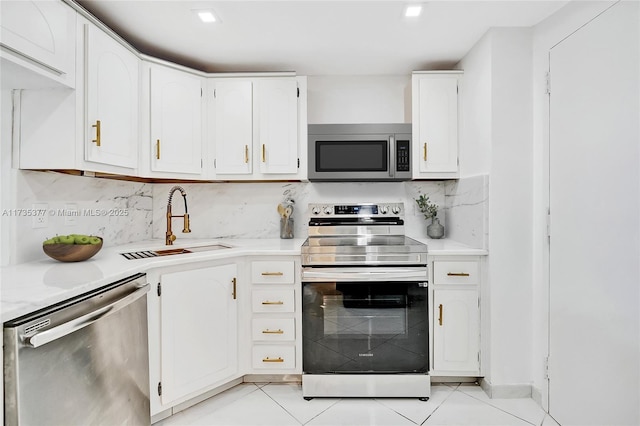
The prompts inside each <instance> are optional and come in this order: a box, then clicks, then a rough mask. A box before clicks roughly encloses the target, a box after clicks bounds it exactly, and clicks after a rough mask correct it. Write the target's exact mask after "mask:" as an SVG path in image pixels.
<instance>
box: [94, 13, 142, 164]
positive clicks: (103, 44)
mask: <svg viewBox="0 0 640 426" xmlns="http://www.w3.org/2000/svg"><path fill="white" fill-rule="evenodd" d="M85 28H86V29H87V34H86V36H87V71H86V88H87V132H86V133H87V141H85V146H86V159H87V160H88V161H93V162H96V163H102V164H109V165H112V166H120V167H128V168H136V167H137V165H138V144H139V142H138V99H139V97H140V94H139V92H138V87H139V81H138V80H139V71H138V68H139V62H140V61H139V60H138V58H137V57H136V56H135V55H134V54H133V53H132V52H130V51H129V50H127V49H126V48H125V47H124V46H122V45H121V44H120V43H118V42H117V41H115V40H114V39H112V38H111V37H109V36H108V35H107V34H105V33H104V32H102V31H101V30H100V29H98V28H96V27H95V26H93V25H87V26H86V27H85Z"/></svg>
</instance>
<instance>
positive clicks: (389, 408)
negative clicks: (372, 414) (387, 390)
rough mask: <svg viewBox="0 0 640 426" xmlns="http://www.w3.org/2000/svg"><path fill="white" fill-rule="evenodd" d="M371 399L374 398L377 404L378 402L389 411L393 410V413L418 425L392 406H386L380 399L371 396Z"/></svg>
mask: <svg viewBox="0 0 640 426" xmlns="http://www.w3.org/2000/svg"><path fill="white" fill-rule="evenodd" d="M373 400H374V401H375V402H377V403H378V404H380V405H381V406H382V407H384V408H386V409H387V410H391V411H393V412H394V413H396V414H397V415H399V416H400V417H403V418H405V419H407V420H409V421H410V422H411V423H413V424H414V425H419V423H416V422H414V421H413V420H411V419H410V418H409V417H407V416H405V415H404V414H402V413H399V412H397V411H396V410H394V409H393V408H391V407H389V406H387V405H385V404H383V403H382V402H381V401H379V400H378V398H373Z"/></svg>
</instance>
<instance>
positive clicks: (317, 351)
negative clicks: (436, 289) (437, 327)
mask: <svg viewBox="0 0 640 426" xmlns="http://www.w3.org/2000/svg"><path fill="white" fill-rule="evenodd" d="M302 285H303V307H302V328H303V330H302V336H303V356H302V363H303V367H302V368H303V372H304V373H305V374H336V373H337V374H360V373H362V374H366V373H369V374H370V373H377V374H386V373H427V372H428V366H429V355H428V354H429V338H428V330H429V328H428V324H429V323H428V311H427V283H426V281H386V280H385V281H382V280H381V281H371V280H370V281H357V280H354V281H342V280H333V281H331V280H325V281H322V282H318V281H316V282H303V284H302Z"/></svg>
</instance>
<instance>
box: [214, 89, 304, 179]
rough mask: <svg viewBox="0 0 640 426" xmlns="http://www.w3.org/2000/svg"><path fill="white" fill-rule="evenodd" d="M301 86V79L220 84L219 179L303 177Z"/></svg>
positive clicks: (216, 110)
mask: <svg viewBox="0 0 640 426" xmlns="http://www.w3.org/2000/svg"><path fill="white" fill-rule="evenodd" d="M298 84H299V82H298V80H297V79H296V77H273V78H260V77H255V78H242V79H240V78H238V79H236V78H229V79H215V80H214V99H213V102H214V118H213V120H212V121H213V122H212V126H213V134H214V140H213V144H214V145H215V149H214V152H215V154H214V156H215V176H216V178H218V179H230V180H280V179H302V178H303V177H301V175H300V173H299V158H300V154H301V151H302V149H301V143H300V141H301V139H303V138H301V136H300V135H301V132H300V126H301V121H300V118H299V110H300V107H299V103H300V102H299V97H298V93H299V91H298ZM305 99H306V98H305ZM304 112H305V113H306V110H305V111H304ZM301 113H302V112H301ZM304 127H305V128H306V120H304ZM305 134H306V133H305ZM304 140H305V141H306V138H304Z"/></svg>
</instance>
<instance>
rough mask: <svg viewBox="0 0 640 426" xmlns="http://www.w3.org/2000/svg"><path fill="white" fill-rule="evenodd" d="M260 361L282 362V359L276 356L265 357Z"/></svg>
mask: <svg viewBox="0 0 640 426" xmlns="http://www.w3.org/2000/svg"><path fill="white" fill-rule="evenodd" d="M262 362H284V359H282V358H281V357H278V358H269V357H266V358H264V359H263V360H262Z"/></svg>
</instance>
